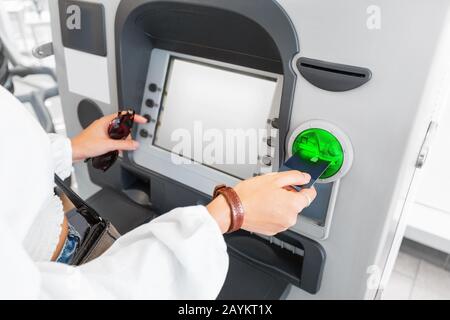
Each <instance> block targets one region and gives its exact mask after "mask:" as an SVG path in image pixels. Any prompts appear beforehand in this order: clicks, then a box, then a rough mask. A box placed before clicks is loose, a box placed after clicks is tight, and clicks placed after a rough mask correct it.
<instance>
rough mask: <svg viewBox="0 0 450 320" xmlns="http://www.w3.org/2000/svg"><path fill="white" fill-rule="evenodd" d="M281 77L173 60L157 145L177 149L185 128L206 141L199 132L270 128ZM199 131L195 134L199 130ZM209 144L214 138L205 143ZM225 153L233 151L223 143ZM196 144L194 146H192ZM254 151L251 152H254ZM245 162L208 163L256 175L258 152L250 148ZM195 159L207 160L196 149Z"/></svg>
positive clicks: (235, 173)
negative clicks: (178, 137) (176, 135)
mask: <svg viewBox="0 0 450 320" xmlns="http://www.w3.org/2000/svg"><path fill="white" fill-rule="evenodd" d="M276 88H277V81H276V79H269V78H263V77H258V76H253V75H249V74H246V73H240V72H238V71H230V70H227V69H222V68H219V67H215V66H211V65H206V64H201V63H195V62H191V61H186V60H181V59H172V61H171V63H170V67H169V71H168V76H167V83H166V87H165V96H164V99H163V103H162V107H163V109H162V111H161V112H160V115H159V119H158V127H157V129H156V134H155V140H154V145H155V146H158V147H160V148H163V149H165V150H167V151H172V150H173V148H174V147H175V145H177V144H179V141H173V139H172V133H173V132H174V131H175V130H179V129H185V130H187V131H188V132H189V133H190V136H191V139H192V144H193V145H194V139H195V140H196V143H197V144H198V143H199V141H198V140H199V139H203V137H202V136H199V135H198V130H197V131H195V130H194V127H195V126H194V124H197V129H198V125H199V124H201V128H202V131H203V132H205V131H209V130H211V129H213V130H215V131H216V132H217V130H218V131H220V132H222V133H223V135H224V137H225V133H226V132H227V131H229V130H249V129H254V130H255V131H258V130H266V128H267V121H268V119H270V113H271V109H272V106H273V104H274V96H275V91H276ZM194 131H195V132H194ZM210 132H211V131H210ZM200 143H202V144H203V147H205V146H207V145H208V142H205V141H203V142H200ZM223 147H224V148H223V153H224V157H225V156H226V152H230V150H227V149H226V148H225V145H224V146H223ZM192 148H194V146H192ZM250 153H251V154H250ZM250 153H249V154H248V158H247V159H248V163H245V164H226V163H219V164H208V166H210V167H214V168H215V169H217V170H220V171H222V172H225V173H228V174H230V175H233V176H235V177H238V178H241V179H246V178H249V177H251V176H252V175H253V173H254V171H255V164H254V163H256V162H257V157H258V154H257V153H254V152H250ZM190 159H192V160H194V161H195V162H198V163H203V161H202V160H203V159H202V157H201V156H199V154H198V153H196V152H194V150H192V153H191V157H190Z"/></svg>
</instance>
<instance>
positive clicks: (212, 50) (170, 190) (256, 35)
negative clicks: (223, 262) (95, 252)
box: [89, 0, 326, 299]
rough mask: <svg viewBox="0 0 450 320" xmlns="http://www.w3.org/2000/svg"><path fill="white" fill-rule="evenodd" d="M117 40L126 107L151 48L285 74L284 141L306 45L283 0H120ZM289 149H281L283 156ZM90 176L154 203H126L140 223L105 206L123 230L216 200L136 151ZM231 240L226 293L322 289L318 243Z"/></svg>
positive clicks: (109, 188)
mask: <svg viewBox="0 0 450 320" xmlns="http://www.w3.org/2000/svg"><path fill="white" fill-rule="evenodd" d="M115 40H116V59H117V83H118V94H119V105H120V106H140V105H141V103H142V99H143V94H144V91H145V90H146V89H147V88H145V83H146V76H147V69H148V66H149V60H150V58H151V52H152V50H153V49H156V48H158V49H163V50H168V51H174V52H178V53H183V54H188V55H192V56H196V57H202V58H207V59H214V60H217V61H221V62H226V63H231V64H235V65H241V66H245V67H250V68H254V69H258V70H264V71H269V72H273V73H278V74H282V75H283V90H282V98H281V108H280V114H279V117H278V129H279V133H280V137H281V141H280V143H279V145H281V146H284V145H285V139H286V138H287V135H288V130H289V124H290V117H291V109H292V102H293V101H292V99H293V96H294V88H295V82H296V75H295V73H294V71H293V70H292V67H291V62H292V58H293V57H294V56H295V55H296V54H297V53H298V52H299V51H300V50H299V44H298V38H297V34H296V32H295V29H294V27H293V25H292V23H291V21H290V19H289V17H288V16H287V15H286V13H285V12H284V10H282V9H281V8H280V6H279V5H278V4H277V3H276V1H272V0H258V1H256V0H254V1H253V0H252V1H249V0H248V1H242V0H178V1H176V0H165V1H162V0H136V1H121V2H120V4H119V7H118V9H117V15H116V21H115ZM136 111H138V112H139V111H140V110H136ZM134 134H136V132H135V133H134ZM285 152H286V150H284V149H281V150H280V162H283V160H284V158H285ZM89 174H90V177H91V179H92V181H93V182H94V183H96V184H98V185H100V186H101V187H103V190H102V191H101V192H103V193H106V195H104V196H105V197H110V195H108V194H109V193H111V192H113V193H114V199H116V200H115V202H117V201H118V200H117V199H118V198H117V197H118V195H119V194H120V195H121V196H122V197H123V198H124V199H126V200H124V201H128V202H130V201H132V202H136V201H133V198H132V197H130V196H129V195H130V194H131V193H130V189H133V190H135V189H137V190H138V193H139V192H141V193H143V194H145V195H146V196H147V197H148V199H149V201H148V203H149V206H150V207H151V209H152V214H151V215H148V216H147V217H146V214H145V213H144V212H145V210H148V209H145V210H142V208H138V207H139V206H133V205H130V206H129V208H128V209H127V210H129V212H127V217H128V219H129V220H130V219H131V220H132V219H133V217H134V215H133V212H134V211H133V210H134V209H133V208H134V207H136V211H137V213H136V217H137V218H136V219H135V221H134V222H130V221H129V220H128V221H123V215H121V214H120V213H117V214H115V213H113V212H114V208H113V207H114V204H111V205H110V207H111V208H98V210H99V211H100V212H110V213H109V216H108V217H107V218H109V219H110V220H111V221H112V222H113V223H115V224H116V225H117V227H118V229H119V231H121V232H122V233H124V232H127V231H129V230H130V229H131V228H132V227H134V226H135V225H138V224H139V223H143V222H145V221H148V220H149V219H151V217H152V216H153V215H156V216H157V215H159V214H163V213H165V212H168V211H169V210H171V209H173V208H176V207H181V206H189V205H196V204H199V203H207V202H208V201H210V197H209V196H207V195H205V194H203V193H201V192H199V191H197V190H194V189H192V188H190V187H189V186H186V185H182V184H180V183H178V182H176V181H173V180H170V179H169V178H167V177H164V176H161V175H160V174H158V173H157V172H153V171H150V170H149V169H147V168H144V167H141V166H139V165H137V164H136V163H134V162H133V160H132V158H131V157H130V156H129V154H124V157H123V159H121V160H120V161H119V162H117V163H116V165H115V166H114V167H113V168H112V169H111V170H110V171H108V172H107V173H105V174H104V173H100V172H98V171H96V170H93V169H92V168H90V169H89ZM101 192H100V193H101ZM132 193H133V194H136V192H134V191H133V192H132ZM173 195H177V196H176V197H174V196H173ZM94 197H95V202H96V204H97V205H98V206H101V205H102V203H103V205H105V204H104V203H107V204H106V205H109V204H108V202H103V201H101V199H100V198H101V197H102V195H101V194H100V195H96V196H94ZM110 198H111V197H110ZM141 198H142V197H141ZM144 198H145V197H144ZM109 203H111V201H109ZM94 207H95V206H94ZM96 209H97V208H96ZM146 218H147V220H146ZM121 219H122V220H121ZM225 238H226V242H227V244H228V251H229V254H230V268H229V273H228V276H227V280H226V283H225V285H224V288H223V290H222V292H221V294H220V296H219V298H220V299H278V298H282V297H283V296H284V294H285V293H286V292H287V289H288V287H289V285H294V286H297V287H300V288H301V289H303V290H305V291H307V292H309V293H311V294H314V293H317V292H318V291H319V289H320V285H321V279H322V272H323V269H324V265H325V256H326V255H325V251H324V249H323V247H322V246H321V245H320V244H319V243H318V242H316V241H313V240H311V239H308V238H306V237H304V236H301V235H299V234H297V233H294V232H292V231H288V232H285V233H282V234H279V235H277V236H276V239H277V240H276V241H270V240H268V239H265V238H262V237H259V236H257V235H252V234H250V233H247V232H244V231H240V232H237V233H235V234H231V235H227V236H226V237H225ZM280 241H281V242H282V243H283V244H284V247H283V245H280ZM287 247H288V248H289V249H288V248H287Z"/></svg>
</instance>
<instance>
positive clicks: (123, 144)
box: [108, 140, 139, 151]
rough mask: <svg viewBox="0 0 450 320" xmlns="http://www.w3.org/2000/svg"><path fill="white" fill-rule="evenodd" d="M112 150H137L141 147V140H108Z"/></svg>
mask: <svg viewBox="0 0 450 320" xmlns="http://www.w3.org/2000/svg"><path fill="white" fill-rule="evenodd" d="M108 142H109V144H110V149H111V150H119V151H135V150H137V149H138V148H139V142H137V141H134V140H108Z"/></svg>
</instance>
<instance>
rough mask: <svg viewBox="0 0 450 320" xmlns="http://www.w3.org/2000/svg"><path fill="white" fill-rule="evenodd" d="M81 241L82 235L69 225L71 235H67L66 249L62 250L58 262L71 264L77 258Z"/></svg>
mask: <svg viewBox="0 0 450 320" xmlns="http://www.w3.org/2000/svg"><path fill="white" fill-rule="evenodd" d="M80 241H81V237H80V234H79V233H78V232H77V230H75V229H74V228H73V227H72V225H70V224H69V234H68V235H67V238H66V241H65V243H64V247H63V248H62V250H61V253H60V254H59V257H58V259H56V261H57V262H59V263H64V264H70V263H71V262H72V259H73V257H74V256H75V253H76V252H77V249H78V247H79V245H80Z"/></svg>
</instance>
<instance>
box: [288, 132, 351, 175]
mask: <svg viewBox="0 0 450 320" xmlns="http://www.w3.org/2000/svg"><path fill="white" fill-rule="evenodd" d="M292 153H293V154H295V155H297V156H299V157H300V158H301V159H303V160H306V161H309V162H317V161H319V160H323V161H327V162H330V163H331V164H330V167H329V168H328V169H327V171H325V173H324V174H323V175H322V176H321V177H320V178H321V179H328V178H331V177H332V176H334V175H335V174H336V173H338V172H339V170H341V168H342V165H343V164H344V150H343V149H342V145H341V143H340V142H339V140H338V139H337V138H336V137H335V136H334V135H333V134H331V133H330V132H328V131H326V130H324V129H318V128H314V129H308V130H305V131H303V132H302V133H300V134H299V135H298V136H297V138H296V139H295V141H294V145H293V146H292Z"/></svg>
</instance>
